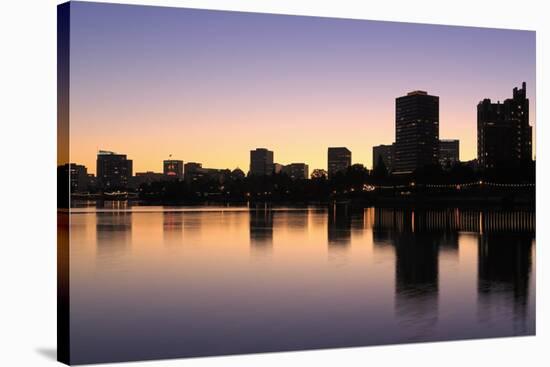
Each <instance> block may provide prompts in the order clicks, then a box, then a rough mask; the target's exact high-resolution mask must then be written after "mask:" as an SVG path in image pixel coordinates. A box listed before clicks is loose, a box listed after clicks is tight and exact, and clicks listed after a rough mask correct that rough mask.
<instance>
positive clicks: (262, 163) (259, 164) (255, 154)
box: [249, 148, 273, 176]
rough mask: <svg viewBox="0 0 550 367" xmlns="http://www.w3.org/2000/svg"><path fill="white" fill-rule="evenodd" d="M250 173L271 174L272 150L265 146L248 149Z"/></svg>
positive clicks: (255, 174)
mask: <svg viewBox="0 0 550 367" xmlns="http://www.w3.org/2000/svg"><path fill="white" fill-rule="evenodd" d="M249 174H250V175H253V176H269V175H271V174H273V152H272V151H271V150H267V149H265V148H256V149H255V150H251V151H250V172H249Z"/></svg>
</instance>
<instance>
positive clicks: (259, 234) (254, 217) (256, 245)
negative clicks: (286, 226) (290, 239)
mask: <svg viewBox="0 0 550 367" xmlns="http://www.w3.org/2000/svg"><path fill="white" fill-rule="evenodd" d="M249 218H250V224H249V231H250V251H251V255H254V256H258V257H265V256H270V255H271V253H272V250H273V211H272V210H271V207H269V206H267V205H265V206H257V207H256V208H250V211H249Z"/></svg>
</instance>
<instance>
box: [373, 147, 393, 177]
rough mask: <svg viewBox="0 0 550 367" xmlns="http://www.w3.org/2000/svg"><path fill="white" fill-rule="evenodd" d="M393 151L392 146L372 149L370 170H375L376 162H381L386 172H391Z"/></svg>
mask: <svg viewBox="0 0 550 367" xmlns="http://www.w3.org/2000/svg"><path fill="white" fill-rule="evenodd" d="M393 150H394V144H391V145H377V146H374V147H372V169H373V170H375V169H376V168H377V167H378V162H380V160H381V161H382V162H384V165H385V166H386V170H387V171H388V172H391V171H392V169H393V154H394V153H393Z"/></svg>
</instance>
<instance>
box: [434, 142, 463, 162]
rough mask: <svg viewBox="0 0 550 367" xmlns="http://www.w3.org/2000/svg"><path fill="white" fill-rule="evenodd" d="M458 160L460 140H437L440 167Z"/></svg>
mask: <svg viewBox="0 0 550 367" xmlns="http://www.w3.org/2000/svg"><path fill="white" fill-rule="evenodd" d="M458 162H460V142H459V141H458V139H441V140H440V141H439V164H440V165H441V167H448V166H453V165H455V164H456V163H458Z"/></svg>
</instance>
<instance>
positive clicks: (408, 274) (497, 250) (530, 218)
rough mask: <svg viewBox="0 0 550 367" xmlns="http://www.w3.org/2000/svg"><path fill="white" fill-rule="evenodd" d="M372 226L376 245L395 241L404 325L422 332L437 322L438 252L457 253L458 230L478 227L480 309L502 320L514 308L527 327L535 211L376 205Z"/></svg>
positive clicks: (397, 285) (397, 300)
mask: <svg viewBox="0 0 550 367" xmlns="http://www.w3.org/2000/svg"><path fill="white" fill-rule="evenodd" d="M372 228H373V242H374V246H375V249H376V248H377V247H378V248H384V247H388V246H392V247H393V248H394V251H395V269H396V270H395V276H396V281H395V311H396V317H397V318H398V319H399V320H400V321H401V322H402V324H403V326H406V325H410V326H411V328H410V330H414V331H415V332H420V333H421V332H422V331H423V330H424V331H426V332H427V331H429V330H430V329H431V328H433V327H434V326H435V325H436V323H437V318H438V316H437V314H438V288H439V285H438V283H439V279H438V278H439V277H438V273H439V255H440V254H441V253H447V252H448V251H451V252H452V253H453V254H457V253H458V243H459V235H460V234H459V232H475V233H478V236H479V246H478V289H477V292H478V301H479V302H478V307H480V308H481V309H480V313H479V314H480V315H482V316H483V317H484V318H485V320H484V321H487V322H491V321H494V322H495V323H497V322H498V320H500V319H499V317H500V316H502V314H501V313H506V312H509V313H511V314H513V315H514V319H515V320H516V322H517V325H516V327H517V328H518V330H515V331H517V332H525V327H526V325H525V323H526V320H527V319H528V318H527V315H526V313H527V309H528V308H527V306H528V296H529V277H530V274H531V264H532V243H533V240H534V233H535V232H534V231H535V213H534V212H531V211H521V210H518V211H485V212H480V211H468V210H466V211H459V210H457V209H442V210H430V211H422V210H414V211H412V210H401V209H381V208H377V209H374V219H373V220H372ZM510 307H511V308H512V309H511V310H510ZM406 330H409V328H406V329H405V330H404V332H405V333H406ZM422 334H423V333H421V334H416V335H411V336H410V337H411V338H413V339H414V338H416V337H420V338H422Z"/></svg>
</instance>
